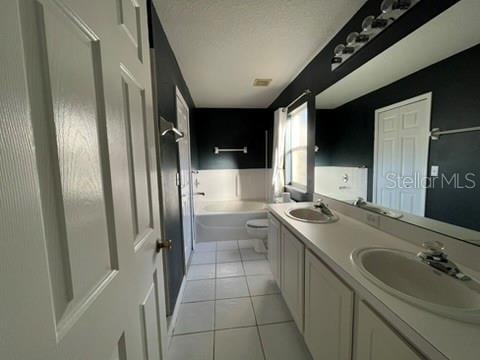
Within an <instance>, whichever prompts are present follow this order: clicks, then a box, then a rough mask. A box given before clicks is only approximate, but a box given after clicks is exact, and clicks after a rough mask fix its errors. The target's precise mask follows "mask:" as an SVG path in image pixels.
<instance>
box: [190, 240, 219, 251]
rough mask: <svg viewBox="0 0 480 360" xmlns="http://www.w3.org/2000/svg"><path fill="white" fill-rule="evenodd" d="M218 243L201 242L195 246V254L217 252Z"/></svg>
mask: <svg viewBox="0 0 480 360" xmlns="http://www.w3.org/2000/svg"><path fill="white" fill-rule="evenodd" d="M216 250H217V243H216V242H215V241H209V242H201V243H197V244H196V245H195V252H196V253H199V252H205V251H216Z"/></svg>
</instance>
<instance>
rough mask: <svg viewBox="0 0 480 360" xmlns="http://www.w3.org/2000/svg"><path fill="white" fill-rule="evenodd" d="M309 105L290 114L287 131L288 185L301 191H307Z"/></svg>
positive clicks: (300, 107) (286, 165)
mask: <svg viewBox="0 0 480 360" xmlns="http://www.w3.org/2000/svg"><path fill="white" fill-rule="evenodd" d="M307 134H308V108H307V103H304V104H303V105H301V106H299V107H298V108H296V109H295V110H293V111H292V112H291V113H289V114H288V118H287V126H286V131H285V179H286V184H287V185H290V186H292V187H295V188H298V189H300V190H303V191H306V189H307V137H308V136H307Z"/></svg>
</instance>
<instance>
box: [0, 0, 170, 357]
mask: <svg viewBox="0 0 480 360" xmlns="http://www.w3.org/2000/svg"><path fill="white" fill-rule="evenodd" d="M0 20H1V21H0V33H1V34H3V35H2V36H0V46H1V56H2V61H1V62H2V66H1V68H0V79H1V81H0V96H1V98H2V99H1V103H2V107H1V109H0V147H1V149H0V154H1V155H0V184H1V185H0V186H1V192H0V194H1V195H0V196H1V199H0V203H1V207H0V222H1V224H0V237H1V239H2V241H0V264H1V271H0V288H1V289H2V290H1V292H0V319H1V321H0V358H1V359H2V360H3V359H5V360H10V359H12V360H13V359H14V360H17V359H18V360H20V359H21V360H29V359H42V360H43V359H49V360H57V359H58V360H64V359H89V360H96V359H98V360H105V359H121V360H125V359H149V360H152V359H155V360H157V359H160V358H164V356H163V354H164V352H165V345H164V337H165V336H166V330H165V322H166V319H165V305H164V296H163V291H164V290H163V265H162V257H161V256H157V255H156V246H155V245H156V242H157V240H159V238H160V219H159V207H158V184H157V169H156V153H155V151H156V150H155V142H154V136H155V135H154V134H155V129H154V122H153V116H152V96H151V79H150V65H149V57H148V56H147V52H146V50H147V49H148V46H147V18H146V8H145V3H144V2H142V3H141V4H139V3H137V2H136V1H135V0H118V1H98V2H95V3H93V2H88V1H83V0H21V1H20V0H17V1H14V0H12V1H7V2H3V3H2V12H1V14H0Z"/></svg>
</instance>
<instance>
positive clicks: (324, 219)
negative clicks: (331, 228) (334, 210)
mask: <svg viewBox="0 0 480 360" xmlns="http://www.w3.org/2000/svg"><path fill="white" fill-rule="evenodd" d="M285 214H286V215H287V216H288V217H291V218H292V219H295V220H299V221H303V222H309V223H316V224H328V223H332V222H335V221H337V220H338V217H337V216H336V215H333V216H328V215H327V214H325V213H323V212H322V211H321V210H320V209H317V208H314V207H303V208H292V209H288V210H287V211H286V212H285Z"/></svg>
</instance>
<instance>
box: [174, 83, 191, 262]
mask: <svg viewBox="0 0 480 360" xmlns="http://www.w3.org/2000/svg"><path fill="white" fill-rule="evenodd" d="M175 94H176V99H178V100H179V101H180V102H181V103H182V104H183V106H184V107H185V109H187V124H186V126H187V131H188V137H187V141H188V143H187V146H188V159H187V167H188V177H189V184H190V186H189V194H188V196H189V200H190V224H191V226H190V233H191V234H190V239H191V250H193V249H194V247H195V238H194V236H195V231H194V230H193V228H194V208H193V192H192V161H191V146H190V109H189V107H188V105H187V102H186V101H185V98H184V97H183V95H182V92H181V91H180V89H179V88H178V86H176V87H175ZM176 105H177V103H176ZM177 114H178V109H177ZM177 126H178V119H177ZM180 130H181V129H180ZM179 161H180V157H179ZM182 221H183V217H182ZM182 234H183V224H182ZM184 240H185V237H184ZM184 252H185V244H184ZM187 266H188V257H187V254H185V269H186V268H187Z"/></svg>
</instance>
